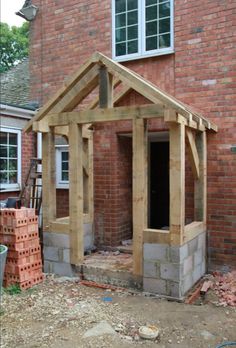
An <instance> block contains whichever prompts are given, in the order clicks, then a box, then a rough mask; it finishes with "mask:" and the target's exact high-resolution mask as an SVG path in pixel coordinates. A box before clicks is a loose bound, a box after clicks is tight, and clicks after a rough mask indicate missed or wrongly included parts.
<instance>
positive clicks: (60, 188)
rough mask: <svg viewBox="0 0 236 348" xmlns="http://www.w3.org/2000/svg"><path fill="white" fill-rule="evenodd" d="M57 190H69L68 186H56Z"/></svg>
mask: <svg viewBox="0 0 236 348" xmlns="http://www.w3.org/2000/svg"><path fill="white" fill-rule="evenodd" d="M56 189H57V190H69V186H56Z"/></svg>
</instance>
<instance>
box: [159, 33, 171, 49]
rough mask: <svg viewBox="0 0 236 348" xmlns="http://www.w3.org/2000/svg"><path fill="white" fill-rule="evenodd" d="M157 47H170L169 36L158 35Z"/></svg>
mask: <svg viewBox="0 0 236 348" xmlns="http://www.w3.org/2000/svg"><path fill="white" fill-rule="evenodd" d="M159 47H160V48H165V47H170V34H166V35H160V37H159Z"/></svg>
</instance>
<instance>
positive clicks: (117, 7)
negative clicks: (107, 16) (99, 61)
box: [112, 0, 173, 61]
mask: <svg viewBox="0 0 236 348" xmlns="http://www.w3.org/2000/svg"><path fill="white" fill-rule="evenodd" d="M112 1H113V7H112V17H113V20H112V22H113V58H114V59H116V60H119V61H125V60H131V59H137V58H141V57H147V56H154V55H161V54H167V53H171V52H173V0H112Z"/></svg>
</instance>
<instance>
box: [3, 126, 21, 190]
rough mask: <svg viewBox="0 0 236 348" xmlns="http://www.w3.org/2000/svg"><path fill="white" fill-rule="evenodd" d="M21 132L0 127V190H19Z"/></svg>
mask: <svg viewBox="0 0 236 348" xmlns="http://www.w3.org/2000/svg"><path fill="white" fill-rule="evenodd" d="M20 187H21V131H20V130H19V129H15V128H6V127H0V190H1V191H6V190H7V191H13V190H20Z"/></svg>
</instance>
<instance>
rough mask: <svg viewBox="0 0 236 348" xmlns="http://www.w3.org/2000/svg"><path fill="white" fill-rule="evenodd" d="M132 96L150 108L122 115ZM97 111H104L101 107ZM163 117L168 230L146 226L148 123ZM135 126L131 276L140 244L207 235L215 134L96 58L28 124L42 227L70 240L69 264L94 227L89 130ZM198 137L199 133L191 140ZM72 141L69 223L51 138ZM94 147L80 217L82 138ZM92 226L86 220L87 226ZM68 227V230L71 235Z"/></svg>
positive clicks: (138, 266)
mask: <svg viewBox="0 0 236 348" xmlns="http://www.w3.org/2000/svg"><path fill="white" fill-rule="evenodd" d="M98 85H99V95H98V96H96V97H95V98H94V100H93V101H92V102H90V104H89V105H88V107H87V109H86V110H80V111H74V108H75V107H76V106H77V105H78V104H79V103H81V102H82V100H83V99H84V98H85V97H87V96H88V95H89V94H90V92H92V91H93V90H94V89H95V87H97V86H98ZM131 90H135V91H136V92H138V93H140V94H141V95H143V96H144V97H146V98H147V99H148V100H149V101H150V102H151V103H153V104H151V105H141V106H140V105H139V106H124V107H117V106H116V105H117V103H118V102H119V101H120V100H121V99H122V98H123V97H124V96H125V95H127V93H129V92H130V91H131ZM98 106H99V107H98ZM157 117H162V118H163V119H164V121H165V122H167V123H168V125H169V132H170V230H169V231H161V230H154V229H148V226H147V216H148V214H147V187H148V185H147V177H148V176H147V119H150V118H157ZM124 120H132V123H133V242H134V248H133V257H134V274H136V275H142V272H143V270H142V263H143V257H142V256H143V255H142V253H143V243H144V242H153V241H155V242H156V243H165V244H166V243H168V244H170V245H181V244H183V243H186V242H187V241H188V240H191V239H192V238H194V237H195V236H196V235H197V234H199V233H201V232H203V231H204V230H205V229H206V178H207V176H206V153H207V150H206V131H207V130H212V131H217V126H216V125H215V124H214V123H212V122H210V121H209V120H207V119H206V118H204V117H203V116H202V115H200V114H199V113H196V112H195V111H193V110H192V109H191V108H190V107H188V106H187V105H185V104H183V103H182V102H180V101H178V100H177V99H175V98H174V97H172V96H170V95H168V94H167V93H165V92H164V91H162V90H161V89H159V88H158V87H156V86H154V85H153V84H152V83H150V82H148V81H146V80H145V79H144V78H142V77H141V76H139V75H138V74H136V73H135V72H133V71H131V70H129V69H128V68H126V67H124V66H123V65H120V64H119V63H116V62H113V61H112V60H111V59H109V58H107V57H105V56H104V55H102V54H101V53H95V54H94V55H93V56H92V57H91V58H90V59H89V60H88V62H87V63H85V64H84V65H83V66H82V67H81V68H80V69H79V70H78V72H76V73H75V74H74V75H73V76H72V77H71V78H70V79H69V80H68V81H67V82H66V84H65V85H64V87H63V88H61V89H60V90H59V91H58V92H57V93H56V94H55V96H54V97H52V98H51V99H50V100H49V102H47V103H46V105H45V106H44V107H43V108H42V109H41V110H40V111H39V112H38V114H37V115H36V116H35V117H34V118H33V119H32V120H31V121H30V122H29V124H28V125H27V127H26V129H25V130H26V131H29V130H30V129H31V128H32V129H33V130H34V131H36V132H42V133H43V195H44V198H43V213H44V227H47V228H48V229H49V230H50V229H53V230H57V231H58V232H59V231H60V232H63V231H65V233H69V234H70V246H71V263H72V264H79V263H81V262H82V261H83V223H84V222H85V220H86V219H89V221H90V222H92V221H93V182H92V177H93V165H92V156H93V155H92V147H93V146H92V131H91V130H89V128H90V125H91V123H97V122H111V121H124ZM193 132H194V133H193ZM185 133H186V135H187V139H188V144H189V149H190V159H191V163H192V168H193V172H194V178H195V179H194V180H195V184H194V202H195V219H196V221H194V222H192V223H191V224H189V225H187V226H185V224H184V221H185ZM55 134H63V135H66V136H68V139H69V145H70V149H69V151H70V158H69V166H70V174H69V175H70V176H69V181H70V185H69V187H70V189H69V192H70V198H69V200H70V209H69V211H70V217H69V218H65V219H63V220H60V219H56V218H55V213H56V211H55V206H56V204H55V199H56V189H55V161H54V160H53V156H54V135H55ZM85 134H86V136H87V137H89V139H90V143H89V144H90V145H89V149H90V151H89V156H90V157H89V163H90V164H89V167H88V168H87V166H86V173H87V174H88V175H89V178H90V184H89V190H88V191H89V193H88V195H89V202H90V204H89V206H90V211H89V214H84V211H83V200H84V198H83V195H84V190H83V170H84V169H83V168H85V163H84V161H83V156H84V155H83V137H85ZM86 221H87V220H86ZM66 226H67V227H66Z"/></svg>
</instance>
